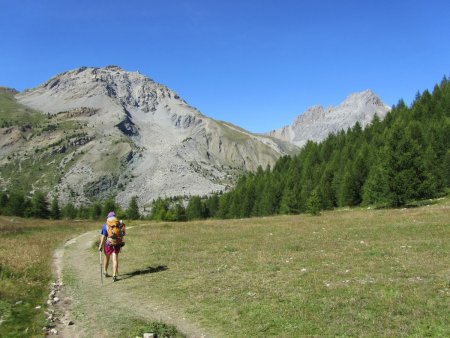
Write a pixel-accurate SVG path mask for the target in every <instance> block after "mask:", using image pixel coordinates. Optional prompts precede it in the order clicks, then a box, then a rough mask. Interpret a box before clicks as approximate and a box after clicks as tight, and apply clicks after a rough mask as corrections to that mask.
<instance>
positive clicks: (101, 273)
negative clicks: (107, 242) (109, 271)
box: [98, 251, 103, 285]
mask: <svg viewBox="0 0 450 338" xmlns="http://www.w3.org/2000/svg"><path fill="white" fill-rule="evenodd" d="M98 253H99V258H100V279H101V281H102V285H103V271H102V252H101V251H99V252H98Z"/></svg>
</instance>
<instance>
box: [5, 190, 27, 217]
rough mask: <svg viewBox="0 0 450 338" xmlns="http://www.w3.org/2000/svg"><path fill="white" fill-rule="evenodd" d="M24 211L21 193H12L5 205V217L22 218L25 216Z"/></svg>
mask: <svg viewBox="0 0 450 338" xmlns="http://www.w3.org/2000/svg"><path fill="white" fill-rule="evenodd" d="M25 209H26V201H25V197H24V195H23V194H22V193H21V192H12V193H11V194H10V195H9V200H8V203H7V204H6V208H5V213H6V215H12V216H19V217H23V216H25Z"/></svg>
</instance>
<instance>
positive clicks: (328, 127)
mask: <svg viewBox="0 0 450 338" xmlns="http://www.w3.org/2000/svg"><path fill="white" fill-rule="evenodd" d="M389 110H390V107H389V106H387V105H385V104H384V103H383V101H381V99H380V98H379V97H378V96H377V95H376V94H375V93H374V92H373V91H372V90H370V89H368V90H364V91H362V92H357V93H353V94H350V95H349V96H347V98H346V99H345V100H344V101H343V102H342V103H341V104H339V105H338V106H336V107H333V106H330V107H327V108H323V107H322V106H321V105H316V106H313V107H311V108H308V109H307V110H305V111H304V112H303V113H302V114H300V115H298V116H297V117H296V118H295V119H294V122H293V123H292V125H290V126H285V127H283V128H280V129H277V130H274V131H272V132H270V133H269V135H270V136H273V137H276V138H279V139H281V140H284V141H288V142H291V143H293V144H295V145H297V146H299V147H301V146H303V145H304V144H306V142H307V141H308V140H312V141H317V142H320V141H322V140H324V139H325V138H326V137H327V136H328V135H329V134H330V133H336V132H339V131H340V130H342V129H344V130H345V129H347V128H350V127H353V126H354V125H355V123H356V122H359V123H360V124H361V125H362V126H363V127H365V126H366V125H367V124H369V123H370V122H371V121H372V119H373V117H374V115H375V114H377V115H378V117H380V118H384V116H385V115H386V113H387V112H388V111H389Z"/></svg>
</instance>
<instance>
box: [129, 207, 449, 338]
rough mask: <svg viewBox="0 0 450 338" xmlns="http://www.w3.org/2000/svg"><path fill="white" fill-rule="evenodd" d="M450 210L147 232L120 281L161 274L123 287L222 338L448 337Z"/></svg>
mask: <svg viewBox="0 0 450 338" xmlns="http://www.w3.org/2000/svg"><path fill="white" fill-rule="evenodd" d="M449 210H450V201H449V200H448V199H446V200H444V201H440V203H439V204H437V205H432V206H428V207H421V208H416V209H402V210H400V209H399V210H378V211H374V210H370V211H369V210H341V211H333V212H326V213H324V214H323V215H322V216H320V217H313V216H304V215H302V216H285V217H272V218H257V219H245V220H227V221H206V222H193V223H189V224H158V225H156V224H150V225H148V226H142V227H137V228H134V229H133V231H130V232H129V236H128V244H127V245H128V246H127V254H126V255H125V256H124V258H123V260H122V262H123V265H122V267H123V268H122V272H123V273H127V272H130V271H138V270H139V269H145V268H148V267H157V266H160V265H162V266H167V268H168V269H167V270H166V271H164V272H161V273H156V274H146V275H142V276H136V277H135V278H131V279H127V280H126V283H128V284H129V285H128V287H129V289H130V290H133V293H137V294H138V295H139V296H140V297H142V299H143V300H145V299H146V297H148V298H150V299H153V300H154V299H158V300H159V301H161V302H166V303H168V304H172V305H176V306H177V307H178V308H181V309H182V310H183V311H184V312H185V313H186V314H187V316H188V317H190V318H191V320H193V321H196V322H199V323H201V324H203V325H205V326H207V327H208V326H209V327H213V328H214V329H215V330H217V329H218V330H220V331H222V332H224V336H232V337H244V336H247V337H248V336H265V335H274V336H285V337H293V336H304V335H314V336H334V335H340V336H390V337H392V336H427V335H431V336H439V335H440V336H449V335H450V324H449V322H448V311H449V309H450V307H449V296H450V290H449V288H450V286H449V280H450V268H449V265H448V252H449V250H450V242H449V241H448V238H449V235H450V216H449V215H450V213H449ZM124 282H125V281H124Z"/></svg>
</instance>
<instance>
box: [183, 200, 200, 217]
mask: <svg viewBox="0 0 450 338" xmlns="http://www.w3.org/2000/svg"><path fill="white" fill-rule="evenodd" d="M186 216H187V219H188V220H194V219H201V218H203V211H202V200H201V199H200V197H199V196H194V197H192V198H191V199H190V200H189V203H188V205H187V207H186Z"/></svg>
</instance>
